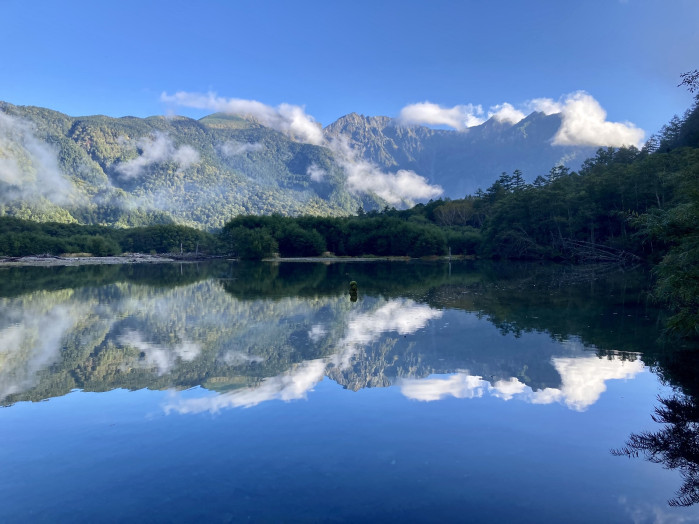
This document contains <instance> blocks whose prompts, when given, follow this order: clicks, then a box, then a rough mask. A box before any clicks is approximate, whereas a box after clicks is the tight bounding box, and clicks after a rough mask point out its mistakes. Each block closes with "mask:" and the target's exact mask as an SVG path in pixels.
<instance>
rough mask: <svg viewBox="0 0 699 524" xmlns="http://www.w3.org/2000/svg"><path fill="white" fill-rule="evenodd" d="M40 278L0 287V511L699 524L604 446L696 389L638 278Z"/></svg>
mask: <svg viewBox="0 0 699 524" xmlns="http://www.w3.org/2000/svg"><path fill="white" fill-rule="evenodd" d="M39 269H41V270H42V271H44V272H45V273H44V274H40V273H38V272H37V269H35V268H30V269H27V270H23V271H22V270H16V271H14V272H13V273H12V274H11V276H12V282H11V283H10V282H7V281H5V284H4V287H2V288H0V292H2V293H3V297H4V298H0V395H1V396H2V400H3V404H4V405H5V406H6V407H4V408H2V409H0V471H1V472H2V473H0V502H1V503H0V521H2V522H96V521H99V522H125V521H145V522H193V521H206V522H241V521H253V522H280V521H308V522H325V521H340V522H356V521H401V522H406V521H407V522H425V521H438V520H448V521H465V522H494V521H495V522H695V521H699V511H698V510H697V508H695V507H694V506H690V507H687V508H675V507H670V506H669V505H668V499H670V498H671V497H672V496H673V495H674V493H675V491H676V490H677V489H678V488H679V487H680V485H681V484H682V478H681V476H680V474H679V473H678V471H676V470H672V469H665V468H663V467H662V466H661V465H659V464H653V463H651V462H648V461H646V460H643V459H642V458H638V459H636V458H634V459H628V458H624V457H618V456H613V455H612V454H611V453H610V450H611V449H616V448H619V447H621V446H623V445H624V442H625V441H626V440H627V439H628V438H629V435H630V434H632V433H638V432H641V431H655V430H657V429H658V426H659V425H658V424H657V423H656V422H654V421H653V420H652V419H651V416H650V415H651V414H652V413H653V409H654V407H655V406H656V405H657V404H658V396H660V397H667V396H669V395H672V394H673V391H678V390H679V389H678V388H680V386H681V385H677V384H672V383H671V381H669V379H668V377H667V375H668V374H667V373H666V374H665V375H666V376H665V382H664V383H663V382H661V381H660V380H659V378H658V374H657V372H658V370H657V359H656V360H653V361H652V362H653V363H655V366H654V368H653V370H651V369H650V368H649V367H648V365H647V364H649V363H651V360H652V359H653V358H655V357H653V356H652V355H654V353H653V352H654V351H660V350H659V349H658V348H657V346H656V343H655V338H654V337H655V335H657V333H656V332H655V330H656V329H657V328H656V327H655V325H654V321H655V320H657V319H656V318H655V317H654V315H656V314H657V312H655V311H653V310H651V309H649V308H648V306H647V304H646V303H645V302H644V301H642V300H638V297H640V296H641V291H639V290H638V287H637V281H632V282H629V278H631V277H629V276H624V277H623V278H621V277H619V275H616V274H613V275H605V274H602V275H601V276H597V277H594V278H589V276H585V277H581V276H580V275H574V274H561V273H560V270H555V269H547V270H546V271H544V270H541V271H542V272H541V273H537V275H536V277H535V278H534V280H532V278H533V276H532V273H531V269H529V270H525V271H519V272H518V271H514V270H512V272H511V273H509V274H507V275H506V276H505V277H504V278H503V279H499V278H497V277H496V275H494V274H492V271H493V270H492V269H488V268H486V269H485V270H484V269H483V268H479V267H473V266H466V265H465V266H463V267H461V266H452V268H451V269H450V268H447V267H442V266H441V265H440V266H435V265H425V267H418V268H417V269H415V268H410V269H406V268H405V267H402V266H401V267H398V268H396V267H393V268H391V266H386V265H379V264H374V265H372V266H362V267H357V265H351V264H346V265H343V266H331V267H320V266H315V265H313V266H310V265H303V266H299V265H292V267H284V268H282V269H280V268H279V267H276V268H266V269H260V268H259V267H256V268H252V267H246V266H243V267H241V266H235V265H230V266H229V265H220V266H216V267H205V268H202V267H199V268H196V267H193V266H185V267H184V268H179V267H176V268H139V269H137V270H135V271H136V273H134V269H133V268H130V269H87V268H83V269H80V270H76V269H74V268H66V269H65V270H54V269H49V268H39ZM69 270H70V271H69ZM71 271H72V272H71ZM178 271H179V272H180V273H179V275H178ZM488 271H491V273H488ZM406 272H407V273H406ZM500 272H501V273H502V270H500ZM496 273H497V272H496ZM1 275H2V273H0V276H1ZM37 275H39V276H42V278H43V279H44V280H42V281H41V282H39V280H38V279H37ZM251 275H254V276H255V278H252V276H251ZM348 276H349V277H352V278H354V279H355V280H357V281H358V282H359V286H360V296H359V299H358V300H357V301H356V302H352V301H351V300H350V297H349V295H347V294H346V289H345V280H347V278H346V277H348ZM22 278H25V279H27V281H26V282H25V284H24V285H21V286H20V285H19V280H21V279H22ZM638 278H640V279H641V280H643V277H642V276H641V277H638ZM632 280H633V279H632ZM32 282H34V284H32ZM537 287H538V288H539V290H537V291H536V292H535V291H534V289H535V288H537ZM503 297H509V298H510V300H509V302H507V303H506V302H505V301H504V300H503ZM545 297H546V298H545ZM530 301H533V302H532V303H530ZM533 303H536V304H538V306H537V307H538V309H537V310H536V311H535V310H534V306H533V305H532V304H533ZM547 305H549V306H551V309H552V311H545V310H546V307H547ZM534 313H536V314H534ZM531 317H534V318H531ZM615 317H616V318H615ZM561 326H567V328H566V329H567V332H563V331H562V330H561ZM605 345H607V347H604V346H605ZM634 346H635V347H637V349H638V350H637V351H636V352H633V351H631V349H632V348H633V347H634ZM44 399H45V400H44ZM41 400H43V401H41Z"/></svg>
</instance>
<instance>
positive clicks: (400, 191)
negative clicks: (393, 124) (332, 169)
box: [160, 91, 443, 205]
mask: <svg viewBox="0 0 699 524" xmlns="http://www.w3.org/2000/svg"><path fill="white" fill-rule="evenodd" d="M160 99H161V101H163V102H165V103H168V104H174V105H178V106H183V107H192V108H195V109H208V110H211V111H218V112H223V113H228V114H237V115H243V116H247V117H250V118H253V119H254V120H256V121H257V122H259V123H261V124H263V125H264V126H266V127H269V128H272V129H274V130H276V131H279V132H280V133H283V134H285V135H287V136H288V137H290V138H292V139H293V140H296V141H299V142H305V143H308V144H312V145H316V146H323V147H327V148H329V149H331V150H332V151H333V153H335V158H336V160H337V163H338V164H339V165H340V167H342V168H343V169H344V171H345V174H346V176H347V187H348V189H349V190H350V191H352V192H353V193H355V194H361V193H374V194H376V195H378V196H379V197H381V198H383V199H384V200H385V201H386V202H388V203H389V204H392V205H396V204H400V203H402V202H405V203H407V204H412V203H414V202H413V201H414V200H428V199H430V198H434V197H437V196H439V195H441V194H442V193H443V190H442V188H441V187H440V186H437V185H431V184H430V183H429V182H428V181H427V179H426V178H424V177H422V176H420V175H419V174H417V173H415V172H414V171H409V170H400V171H398V172H397V173H386V172H384V171H382V170H381V169H380V168H379V167H378V166H376V165H375V164H373V163H371V162H369V161H367V160H364V159H362V158H361V157H360V156H359V155H358V154H357V153H356V152H355V151H354V150H352V148H351V147H350V146H349V144H347V142H346V141H344V140H342V139H333V140H326V138H325V136H324V135H323V129H322V127H321V125H320V124H319V123H318V122H317V121H316V120H315V119H314V118H313V117H312V116H310V115H308V114H307V113H306V112H305V109H304V108H303V107H301V106H296V105H292V104H280V105H278V106H276V107H272V106H269V105H266V104H263V103H262V102H258V101H256V100H243V99H240V98H224V97H220V96H218V95H217V94H216V93H211V92H209V93H206V94H202V93H188V92H184V91H179V92H177V93H175V94H174V95H169V94H167V93H162V94H161V96H160ZM307 174H308V176H309V178H310V179H311V180H312V181H313V182H321V181H322V180H323V177H324V175H325V172H324V171H322V170H320V169H318V168H317V166H316V167H314V166H309V168H308V171H307Z"/></svg>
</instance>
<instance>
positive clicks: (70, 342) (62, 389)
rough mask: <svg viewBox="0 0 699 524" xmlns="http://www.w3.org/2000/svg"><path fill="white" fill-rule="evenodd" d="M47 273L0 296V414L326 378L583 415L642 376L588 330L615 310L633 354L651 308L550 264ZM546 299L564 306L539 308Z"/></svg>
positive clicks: (291, 392)
mask: <svg viewBox="0 0 699 524" xmlns="http://www.w3.org/2000/svg"><path fill="white" fill-rule="evenodd" d="M37 269H41V270H42V271H49V269H48V268H25V269H21V268H16V269H13V271H14V273H15V275H14V278H15V279H17V278H20V279H22V278H23V279H25V280H27V281H30V279H31V276H32V273H35V272H36V271H37ZM62 269H63V270H64V271H60V270H55V269H53V271H52V272H53V276H54V279H53V280H52V281H51V282H50V285H46V282H47V281H46V279H44V281H43V282H44V286H42V287H43V288H42V289H37V290H28V291H27V292H26V293H21V292H20V293H17V292H15V293H12V292H11V291H10V292H6V293H5V294H6V295H9V296H5V297H3V298H0V384H2V386H1V387H0V399H1V400H2V402H4V403H5V404H11V403H13V402H17V401H21V400H40V399H43V398H48V397H53V396H59V395H63V394H65V393H67V392H69V391H71V390H73V389H82V390H86V391H105V390H109V389H114V388H126V389H132V390H133V389H140V388H150V389H166V388H174V389H176V390H177V389H185V388H191V387H194V386H203V387H204V388H206V389H208V390H211V391H216V392H219V395H217V396H214V397H207V398H202V399H187V400H182V399H178V397H177V395H175V396H174V397H173V398H172V401H171V402H170V403H169V404H168V405H167V406H166V407H165V410H166V411H167V412H173V411H175V412H181V413H191V412H200V411H204V410H209V411H217V410H220V409H222V408H224V407H238V406H245V407H249V406H253V405H256V404H259V403H260V402H264V401H268V400H274V399H279V400H285V401H288V400H292V399H298V398H303V397H304V396H305V394H306V393H307V392H308V391H309V390H310V389H312V388H313V386H314V385H315V384H317V383H318V382H319V381H320V380H322V379H323V377H325V376H328V377H330V378H332V379H333V380H335V381H336V382H338V383H339V384H341V385H343V386H344V387H347V388H349V389H353V390H357V389H360V388H364V387H376V386H389V385H395V386H398V387H399V388H400V390H401V392H402V393H403V394H404V395H405V396H406V397H409V398H412V399H415V400H420V401H433V400H438V399H440V398H444V397H446V396H453V397H457V398H473V397H479V396H482V395H484V394H489V395H492V396H495V397H499V398H502V399H503V400H510V399H512V398H517V399H520V400H525V401H527V402H532V403H535V404H548V403H552V402H560V403H563V404H564V405H566V406H568V407H569V408H570V409H574V410H578V411H582V410H585V409H587V408H588V407H589V406H590V405H592V404H594V403H595V402H596V401H597V399H598V398H599V396H600V395H601V394H602V393H603V392H604V390H605V388H606V383H607V381H609V380H619V379H631V378H633V377H635V376H636V375H637V374H639V373H641V372H642V371H643V364H642V362H641V360H640V359H639V357H638V356H637V355H638V353H630V352H628V351H618V348H617V347H615V345H614V344H615V342H616V341H617V340H618V336H617V335H615V330H614V329H608V330H605V329H604V327H603V326H605V325H606V324H609V322H610V321H611V320H616V319H615V317H619V316H620V315H621V317H620V318H622V319H623V321H624V322H625V323H626V324H627V327H625V329H624V335H623V336H624V342H625V346H626V347H628V346H631V347H637V348H638V349H639V350H642V349H643V345H648V344H649V343H651V344H652V342H649V341H652V340H653V338H654V337H653V336H652V335H651V336H650V337H645V338H643V337H644V335H646V334H647V333H649V332H650V330H649V329H647V328H646V329H644V326H645V325H647V319H648V315H654V314H657V313H655V312H653V311H652V310H648V309H647V308H646V307H645V306H644V304H643V303H642V302H640V301H639V300H638V297H639V296H640V295H639V294H638V293H639V290H638V289H634V288H633V283H631V284H629V277H628V275H627V276H625V277H624V279H622V281H621V282H618V281H616V280H614V279H615V278H617V279H618V277H619V275H616V274H612V275H611V277H612V278H609V277H608V276H607V277H604V275H603V277H604V278H606V280H607V281H609V282H611V284H608V282H605V283H603V284H600V283H599V282H596V281H595V280H592V281H590V280H589V279H582V280H583V284H579V283H576V282H575V278H576V277H577V278H579V276H576V275H575V273H574V272H571V273H570V274H565V272H563V273H562V271H561V269H560V268H558V269H554V268H537V271H536V272H534V273H532V272H526V273H522V272H517V273H515V275H516V276H515V277H514V278H512V279H510V280H507V279H501V278H498V279H492V276H490V275H489V274H488V270H490V271H492V272H496V273H501V271H498V269H497V268H492V266H485V270H483V269H482V268H477V267H474V266H473V265H469V264H460V265H452V266H451V267H447V266H445V265H442V264H414V263H413V264H404V263H403V264H378V263H376V264H364V265H361V264H336V265H330V266H324V265H319V264H296V265H294V264H284V265H282V266H278V265H277V266H275V265H264V264H256V265H245V264H241V265H235V264H234V265H228V264H209V265H204V266H203V267H199V266H193V265H186V266H180V267H177V266H166V267H160V268H158V269H157V271H158V272H159V273H162V275H160V277H159V280H158V278H157V276H156V275H153V274H146V273H144V274H143V275H139V274H138V273H135V274H134V272H133V268H122V270H121V271H115V270H113V269H112V268H106V269H108V270H111V272H110V273H109V274H107V275H105V274H104V273H105V272H106V271H105V268H96V269H95V268H91V267H84V268H62ZM76 269H77V271H76ZM69 270H73V271H69ZM23 273H25V274H23ZM393 273H397V275H396V274H393ZM350 274H351V278H352V279H354V280H358V281H359V282H360V283H361V289H362V292H363V293H364V294H363V295H361V299H360V300H359V301H358V302H357V303H352V302H350V301H349V300H348V296H347V295H346V294H345V293H346V289H347V288H346V283H347V281H348V280H349V279H350ZM522 275H526V276H522ZM566 279H568V280H571V281H572V282H570V281H569V282H566V281H565V280H566ZM15 281H16V280H15ZM62 282H65V284H62ZM590 282H592V283H593V284H592V285H596V286H597V288H598V289H597V290H594V289H592V290H591V289H590V288H589V286H590V285H591V284H590ZM79 283H81V284H84V285H79ZM45 288H48V289H45ZM0 291H5V290H0ZM499 295H505V296H506V297H507V299H506V301H503V300H501V299H500V298H499ZM627 295H628V296H627ZM614 297H616V298H614ZM537 300H538V301H539V302H537ZM544 301H545V302H544ZM552 301H553V302H556V303H557V306H558V305H561V304H563V305H564V307H556V308H552V309H549V310H548V311H545V310H544V309H545V308H546V307H547V304H549V303H550V302H552ZM530 302H531V303H533V304H534V305H531V304H530ZM541 302H544V303H543V304H542V303H541ZM578 303H584V308H579V307H578ZM508 308H509V310H508ZM533 313H537V314H536V315H535V314H533ZM522 315H523V317H522ZM520 317H521V318H520ZM486 320H487V321H486ZM547 323H548V325H549V326H551V327H547ZM576 323H577V326H578V327H579V328H580V330H579V331H574V330H572V331H571V332H569V333H562V332H560V326H562V325H568V326H569V327H570V328H571V329H574V328H575V326H576ZM628 324H630V325H631V326H632V327H633V330H629V329H628ZM609 325H611V324H609ZM508 334H509V336H507V335H508ZM600 335H601V336H600ZM629 335H637V336H638V339H637V340H629ZM605 338H606V339H607V340H608V341H609V344H610V345H609V346H606V343H607V340H605ZM598 340H599V342H598ZM622 349H623V348H622ZM599 350H604V356H603V357H602V356H600V351H599Z"/></svg>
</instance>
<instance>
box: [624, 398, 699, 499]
mask: <svg viewBox="0 0 699 524" xmlns="http://www.w3.org/2000/svg"><path fill="white" fill-rule="evenodd" d="M658 400H659V401H660V404H661V405H660V406H657V407H656V408H655V414H654V415H651V417H652V418H653V420H654V421H655V422H657V423H659V424H664V425H665V426H664V427H663V428H662V429H660V430H659V431H654V432H652V431H644V432H642V433H632V434H631V436H630V437H629V439H628V440H627V441H626V445H625V446H624V447H623V448H620V449H613V450H612V451H611V453H612V455H616V456H626V457H629V458H630V457H638V456H639V455H643V456H644V457H645V458H646V460H648V461H650V462H653V463H656V464H663V465H664V466H665V467H666V468H668V469H676V470H678V471H679V472H680V474H681V475H682V479H683V480H684V483H683V484H682V486H681V487H680V489H678V490H677V492H676V493H675V497H673V498H671V499H670V500H669V501H668V504H669V505H670V506H691V505H693V504H696V503H697V502H699V406H697V403H696V401H695V399H694V398H693V397H692V396H688V395H683V394H682V395H681V394H678V395H675V396H673V397H670V398H658Z"/></svg>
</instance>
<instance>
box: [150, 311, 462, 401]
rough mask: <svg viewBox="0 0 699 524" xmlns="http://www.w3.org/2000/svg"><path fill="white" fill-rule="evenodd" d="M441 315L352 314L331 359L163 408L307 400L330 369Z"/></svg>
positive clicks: (317, 331)
mask: <svg viewBox="0 0 699 524" xmlns="http://www.w3.org/2000/svg"><path fill="white" fill-rule="evenodd" d="M441 315H442V312H441V311H439V310H435V309H432V308H430V307H429V306H426V305H423V304H417V303H416V302H415V301H413V300H410V299H396V300H389V301H388V302H386V303H384V304H383V305H381V306H380V307H378V308H377V309H376V310H374V311H370V312H365V313H356V314H353V315H352V316H351V317H350V318H349V321H348V322H347V329H346V332H345V335H344V336H343V337H342V338H341V339H340V340H339V342H338V343H337V346H336V347H337V352H336V353H335V354H333V355H331V356H330V357H326V358H323V359H316V360H310V361H305V362H303V363H301V364H298V365H297V366H295V367H294V368H292V369H291V370H289V371H287V372H285V373H282V374H280V375H277V376H275V377H271V378H267V379H265V380H263V381H262V383H261V384H260V385H259V386H255V387H248V388H243V389H239V390H236V391H232V392H229V393H223V394H220V395H216V396H208V397H202V398H193V399H184V398H182V395H181V394H179V393H173V395H172V396H171V398H170V399H169V400H168V403H167V404H166V405H165V407H164V409H165V412H166V413H171V412H176V413H182V414H185V413H187V414H190V413H203V412H210V413H217V412H218V411H220V410H222V409H227V408H237V407H251V406H255V405H257V404H260V403H261V402H267V401H270V400H283V401H286V402H288V401H291V400H297V399H302V398H305V397H306V394H307V393H308V392H309V391H311V390H312V389H313V388H314V387H315V385H316V384H317V383H318V382H320V381H321V380H323V377H324V376H325V373H326V369H327V367H328V366H335V367H340V368H343V367H347V366H349V365H350V364H351V361H352V358H353V357H354V356H355V355H356V353H357V352H358V351H359V350H360V349H361V348H362V347H364V346H367V345H369V344H371V343H373V342H375V341H377V340H378V339H379V338H380V337H381V336H382V335H383V334H384V333H389V332H397V333H398V334H400V335H408V334H412V333H415V332H416V331H418V330H419V329H422V328H424V327H425V326H426V325H427V323H428V322H429V321H430V320H432V319H436V318H439V317H441ZM326 333H327V331H326V329H325V328H324V327H323V326H322V325H320V324H315V325H314V326H313V327H312V328H311V330H310V331H309V332H308V336H309V338H310V339H311V340H312V341H314V342H318V341H319V340H320V339H321V338H322V337H324V336H325V335H326ZM457 387H458V386H457Z"/></svg>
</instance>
